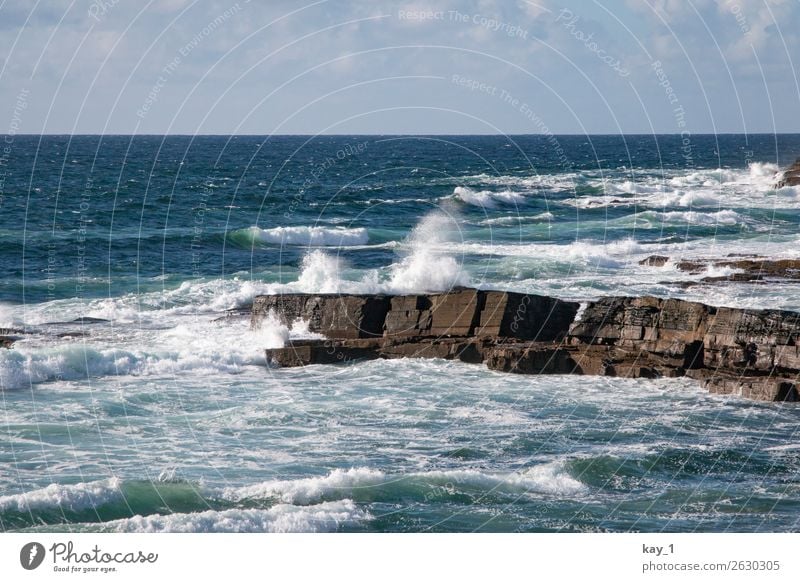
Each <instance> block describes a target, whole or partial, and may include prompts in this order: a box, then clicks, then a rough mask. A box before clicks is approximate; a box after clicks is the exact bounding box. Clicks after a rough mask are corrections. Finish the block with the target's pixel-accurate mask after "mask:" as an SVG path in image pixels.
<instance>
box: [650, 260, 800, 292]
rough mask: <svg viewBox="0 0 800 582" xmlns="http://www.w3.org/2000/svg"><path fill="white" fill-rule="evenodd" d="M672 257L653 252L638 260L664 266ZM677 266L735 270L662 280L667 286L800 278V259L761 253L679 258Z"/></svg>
mask: <svg viewBox="0 0 800 582" xmlns="http://www.w3.org/2000/svg"><path fill="white" fill-rule="evenodd" d="M670 260H671V259H670V257H665V256H662V255H651V256H649V257H647V258H645V259H642V260H641V261H639V264H640V265H645V266H648V267H663V266H665V265H666V264H667V262H669V261H670ZM674 265H675V268H676V269H678V270H679V271H682V272H684V273H688V274H691V275H698V274H701V273H704V272H706V271H708V269H709V268H716V269H725V268H728V269H735V271H736V272H734V273H730V274H727V275H710V276H708V277H703V278H701V279H699V280H697V281H663V282H662V284H664V285H678V286H681V287H692V286H695V285H700V284H704V283H764V282H768V281H776V282H778V281H800V259H770V258H767V257H759V256H752V255H750V256H740V255H738V256H728V257H725V258H722V259H703V258H700V259H677V260H674Z"/></svg>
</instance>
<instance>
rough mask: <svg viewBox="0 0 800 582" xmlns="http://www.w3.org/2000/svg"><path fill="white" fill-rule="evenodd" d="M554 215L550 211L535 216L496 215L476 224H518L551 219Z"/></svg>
mask: <svg viewBox="0 0 800 582" xmlns="http://www.w3.org/2000/svg"><path fill="white" fill-rule="evenodd" d="M554 218H555V215H553V213H552V212H542V213H541V214H537V215H535V216H498V217H497V218H486V219H484V220H481V221H480V222H479V223H478V224H480V225H484V226H505V225H512V226H515V225H518V224H523V223H526V222H543V221H547V220H553V219H554Z"/></svg>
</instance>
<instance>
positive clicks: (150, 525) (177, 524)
mask: <svg viewBox="0 0 800 582" xmlns="http://www.w3.org/2000/svg"><path fill="white" fill-rule="evenodd" d="M369 519H370V515H369V514H368V513H367V512H366V511H364V510H362V509H360V508H358V507H357V506H356V505H355V503H353V502H352V501H350V500H347V499H344V500H341V501H332V502H328V503H320V504H319V505H312V506H306V507H298V506H295V505H285V504H281V505H276V506H274V507H271V508H269V509H227V510H225V511H213V510H209V511H203V512H199V513H173V514H170V515H148V516H140V515H137V516H135V517H131V518H127V519H120V520H116V521H110V522H107V523H106V524H103V529H104V530H105V529H107V530H111V531H116V532H127V533H155V532H162V533H169V532H172V533H191V532H225V533H245V532H262V533H292V532H306V533H316V532H335V531H337V530H338V529H339V528H340V527H341V526H343V525H350V526H353V525H358V524H360V523H363V522H364V521H367V520H369Z"/></svg>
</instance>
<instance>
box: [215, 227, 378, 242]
mask: <svg viewBox="0 0 800 582" xmlns="http://www.w3.org/2000/svg"><path fill="white" fill-rule="evenodd" d="M228 238H229V239H230V240H231V241H233V242H234V243H236V244H239V245H240V246H244V247H251V246H257V245H293V246H317V247H333V246H336V247H344V246H353V245H365V244H367V242H368V241H369V233H368V232H367V229H366V228H344V227H324V226H279V227H276V228H269V229H263V228H259V227H257V226H251V227H249V228H242V229H239V230H234V231H232V232H231V233H229V235H228Z"/></svg>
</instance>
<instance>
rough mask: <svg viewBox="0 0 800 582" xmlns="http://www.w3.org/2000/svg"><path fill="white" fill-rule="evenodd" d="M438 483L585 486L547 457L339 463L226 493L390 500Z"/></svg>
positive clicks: (497, 487) (549, 489)
mask: <svg viewBox="0 0 800 582" xmlns="http://www.w3.org/2000/svg"><path fill="white" fill-rule="evenodd" d="M438 487H446V488H450V489H452V492H453V493H456V492H458V493H464V494H479V495H487V494H512V495H522V494H535V495H555V496H572V495H579V494H581V493H584V492H585V491H586V486H585V485H584V484H583V483H581V482H580V481H578V480H577V479H575V478H574V477H572V476H571V475H570V474H569V473H567V470H566V468H565V465H564V464H563V463H561V462H552V463H544V464H541V465H537V466H534V467H531V468H529V469H527V470H525V471H521V472H517V473H485V472H481V471H478V470H474V469H464V470H449V471H427V472H414V473H408V474H402V475H393V474H387V473H384V472H383V471H379V470H376V469H367V468H353V469H348V470H342V469H336V470H334V471H331V472H330V473H329V474H327V475H325V476H323V477H309V478H306V479H296V480H288V481H286V480H279V481H266V482H264V483H259V484H257V485H250V486H247V487H239V488H229V489H226V490H225V491H224V492H223V497H224V498H226V499H229V500H231V501H234V502H242V501H246V500H256V499H278V500H280V501H281V502H284V503H291V504H299V505H306V504H311V503H319V502H322V501H330V500H338V499H355V500H356V501H365V502H366V501H374V500H376V499H381V500H391V499H396V498H398V497H402V496H404V495H410V496H415V495H416V496H418V497H422V498H425V496H426V495H427V494H429V493H430V492H431V491H432V490H436V488H438Z"/></svg>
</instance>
